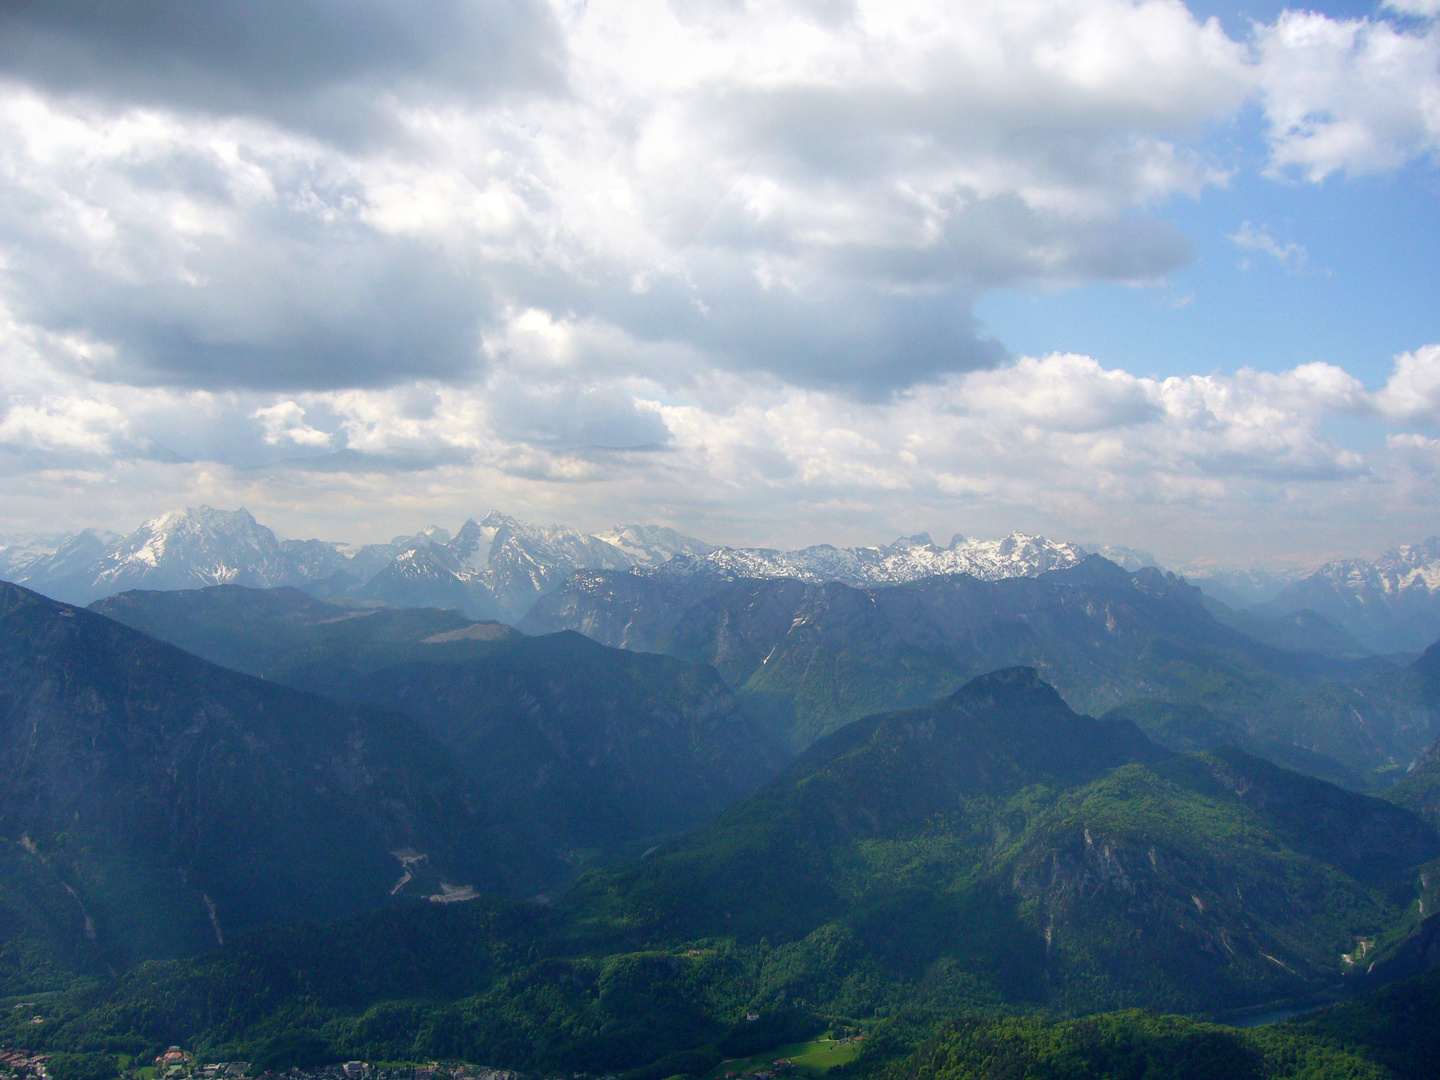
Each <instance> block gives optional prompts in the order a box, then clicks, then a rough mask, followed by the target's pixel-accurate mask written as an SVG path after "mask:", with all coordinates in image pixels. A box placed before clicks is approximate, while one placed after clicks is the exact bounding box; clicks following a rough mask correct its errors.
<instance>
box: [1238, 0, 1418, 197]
mask: <svg viewBox="0 0 1440 1080" xmlns="http://www.w3.org/2000/svg"><path fill="white" fill-rule="evenodd" d="M1428 7H1429V5H1428V4H1408V5H1406V10H1410V11H1411V12H1412V13H1415V14H1427V15H1429V14H1433V12H1431V11H1429V10H1428ZM1420 8H1426V9H1427V10H1425V11H1423V12H1422V11H1420V10H1418V9H1420ZM1256 46H1257V48H1258V50H1259V54H1260V63H1261V70H1262V72H1263V75H1262V84H1261V85H1262V88H1263V89H1262V95H1263V103H1264V108H1265V116H1266V120H1267V123H1268V125H1269V139H1270V148H1271V167H1272V169H1273V170H1275V171H1276V172H1285V171H1289V170H1294V171H1296V172H1298V173H1299V174H1300V175H1302V176H1304V177H1306V178H1307V179H1309V180H1323V179H1324V178H1325V177H1326V176H1328V175H1330V174H1331V173H1333V172H1337V171H1342V170H1343V171H1345V172H1347V173H1351V174H1363V173H1376V172H1384V171H1387V170H1390V169H1394V168H1397V167H1398V166H1400V165H1403V164H1405V163H1406V162H1407V161H1411V160H1413V159H1415V158H1423V157H1434V156H1435V154H1436V153H1437V151H1440V26H1437V25H1436V24H1434V23H1429V24H1426V25H1424V26H1421V27H1418V28H1415V29H1402V28H1398V27H1396V26H1394V25H1392V24H1391V23H1389V22H1387V21H1385V20H1371V19H1331V18H1329V17H1328V16H1325V15H1321V14H1318V13H1316V12H1297V11H1286V12H1283V13H1282V14H1281V15H1280V17H1279V19H1278V20H1277V21H1276V22H1275V24H1274V25H1273V26H1267V27H1262V28H1261V29H1260V30H1259V32H1258V33H1257V35H1256Z"/></svg>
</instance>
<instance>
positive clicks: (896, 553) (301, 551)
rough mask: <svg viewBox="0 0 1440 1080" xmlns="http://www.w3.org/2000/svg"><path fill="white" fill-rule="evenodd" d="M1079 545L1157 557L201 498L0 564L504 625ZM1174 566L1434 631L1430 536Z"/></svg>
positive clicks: (1000, 571) (1407, 635) (1234, 592)
mask: <svg viewBox="0 0 1440 1080" xmlns="http://www.w3.org/2000/svg"><path fill="white" fill-rule="evenodd" d="M1089 554H1099V555H1102V556H1104V557H1106V558H1109V559H1111V561H1113V562H1116V563H1117V564H1119V565H1120V566H1122V567H1124V568H1125V569H1127V570H1137V569H1140V568H1142V567H1145V566H1155V567H1157V568H1159V564H1158V562H1157V560H1156V559H1155V557H1154V556H1153V555H1151V554H1150V553H1149V552H1145V551H1140V550H1136V549H1132V548H1125V547H1114V546H1097V545H1081V544H1076V543H1071V542H1068V541H1056V540H1051V539H1047V538H1046V537H1043V536H1029V535H1026V534H1024V533H1020V532H1015V533H1011V534H1010V535H1009V536H1005V537H1002V538H999V539H994V540H977V539H973V538H968V537H965V536H963V535H961V534H958V533H957V534H956V535H955V536H953V537H952V538H951V539H950V541H949V542H948V543H947V544H945V545H943V546H942V545H941V544H939V543H937V542H936V541H934V540H933V539H931V537H930V536H929V535H928V534H925V533H920V534H917V535H914V536H908V537H900V538H899V539H897V540H895V541H894V542H892V543H889V544H878V545H873V546H857V547H836V546H833V545H830V544H817V545H812V546H810V547H805V548H799V549H794V550H784V549H779V548H761V547H752V548H747V547H728V546H717V545H714V544H710V543H707V542H705V541H702V540H698V539H696V538H694V537H690V536H685V535H683V534H681V533H679V532H677V531H675V530H674V529H670V528H665V527H662V526H656V525H636V524H621V525H615V526H613V527H612V528H610V529H607V530H605V531H604V532H600V533H586V532H583V531H581V530H579V529H575V528H571V527H569V526H566V525H559V524H552V525H540V524H535V523H531V522H525V521H520V520H518V519H517V518H514V517H510V516H508V515H506V514H503V513H500V512H499V511H491V512H489V513H488V514H486V515H484V516H483V517H481V518H479V519H476V518H471V519H469V520H467V521H466V522H465V523H464V524H463V525H462V526H461V527H460V529H459V530H458V531H457V532H456V533H455V534H453V535H452V534H451V533H450V532H449V531H448V530H446V529H443V528H439V527H438V526H433V525H432V526H428V527H427V528H425V529H422V530H421V531H419V532H417V533H415V534H413V535H408V536H405V535H402V536H397V537H395V538H393V539H392V540H391V541H390V542H389V543H388V544H366V545H354V544H346V543H340V542H336V541H329V540H318V539H309V540H282V539H280V538H279V537H277V536H276V534H275V533H274V532H273V531H272V530H270V529H269V528H267V527H266V526H264V525H262V524H260V523H259V522H257V521H256V520H255V518H254V517H253V516H251V515H250V514H249V513H248V512H247V511H245V510H243V509H241V510H236V511H222V510H215V509H212V508H211V507H208V506H201V507H198V508H191V509H185V510H173V511H170V512H168V513H166V514H162V515H161V516H160V517H158V518H155V519H153V520H151V521H148V522H146V523H145V524H144V525H142V526H140V528H138V529H136V530H135V531H134V532H132V533H130V534H129V535H127V536H124V537H120V536H116V535H114V534H110V533H104V532H97V531H95V530H88V529H87V530H85V531H82V532H79V533H75V534H69V535H65V534H46V535H43V536H42V535H38V534H37V535H27V536H16V537H10V538H3V537H0V575H3V576H4V577H6V578H7V579H8V580H11V581H14V582H16V583H18V584H23V585H25V586H27V587H28V588H33V589H36V590H38V591H40V592H42V593H44V594H46V595H47V596H52V597H54V598H56V599H60V600H63V601H66V602H68V603H76V604H88V603H91V602H93V601H95V600H97V599H100V598H101V597H104V596H110V595H114V594H115V593H118V592H123V591H125V590H127V589H136V588H145V589H181V588H200V587H205V586H209V585H224V584H237V585H249V586H253V587H258V588H271V587H276V586H283V585H291V586H295V587H298V588H302V589H304V590H306V591H307V592H309V593H311V594H312V595H316V596H337V595H338V596H350V597H354V598H356V599H359V600H362V601H365V602H372V603H384V604H390V605H393V606H399V607H414V606H434V607H452V608H458V609H460V610H462V611H464V612H465V614H467V615H468V616H470V617H472V618H485V619H502V620H504V621H508V622H516V621H519V620H520V619H522V618H523V617H524V616H525V615H526V614H527V613H528V612H529V611H530V609H531V607H532V606H533V605H534V604H535V602H536V601H537V600H538V599H540V598H541V597H545V596H549V595H550V594H552V593H554V592H555V591H556V590H557V589H558V588H560V586H561V585H563V584H564V583H565V582H567V581H568V580H569V579H570V578H571V576H572V575H573V574H575V573H577V572H582V571H630V572H632V573H635V574H637V575H641V576H646V575H653V576H656V577H658V578H659V579H660V580H663V581H664V582H666V583H668V584H670V585H677V584H682V583H683V584H685V585H687V587H690V588H692V590H693V589H696V588H701V587H714V586H717V585H719V584H724V583H733V582H736V581H740V580H743V579H773V578H794V579H796V580H798V581H801V582H805V583H808V584H824V583H829V582H838V583H841V584H845V585H850V586H852V587H856V588H865V587H871V586H882V585H899V584H904V583H907V582H912V581H917V580H921V579H923V578H927V577H937V576H945V575H953V574H969V575H971V576H973V577H976V578H979V579H981V580H983V581H999V580H1004V579H1008V578H1015V577H1034V576H1036V575H1038V574H1042V573H1045V572H1046V571H1049V570H1057V569H1064V568H1065V567H1069V566H1074V565H1076V564H1077V563H1079V562H1080V561H1081V560H1082V559H1084V558H1085V557H1086V556H1087V555H1089ZM1162 569H1163V568H1162ZM1187 576H1188V578H1189V580H1191V581H1192V582H1193V583H1197V584H1199V586H1200V588H1201V589H1202V590H1203V591H1204V592H1205V593H1206V595H1207V596H1209V597H1211V599H1212V600H1214V601H1218V602H1219V603H1220V604H1223V605H1225V606H1226V607H1228V608H1230V609H1236V610H1237V611H1242V612H1243V614H1244V616H1245V618H1244V619H1242V620H1241V621H1239V622H1236V623H1235V625H1236V626H1237V628H1238V629H1241V630H1243V631H1244V632H1246V633H1250V634H1251V635H1252V636H1257V637H1260V638H1261V639H1262V640H1267V641H1270V642H1271V643H1272V644H1278V645H1282V646H1283V647H1294V646H1293V645H1291V644H1290V642H1289V639H1290V638H1293V637H1294V635H1295V631H1294V629H1293V627H1291V624H1292V623H1293V622H1294V619H1295V617H1297V616H1299V617H1301V621H1302V622H1304V623H1306V624H1307V627H1308V628H1302V629H1304V633H1305V634H1311V631H1312V630H1315V629H1316V628H1317V627H1318V629H1319V632H1320V633H1321V634H1322V635H1323V637H1324V638H1325V640H1326V641H1328V642H1330V645H1329V646H1328V647H1323V648H1322V651H1331V652H1334V653H1336V654H1337V655H1348V654H1353V653H1354V652H1356V651H1360V652H1364V651H1369V652H1375V653H1383V654H1392V653H1412V654H1414V653H1419V652H1421V651H1423V650H1424V649H1425V648H1426V647H1428V646H1429V644H1430V643H1431V642H1433V641H1434V640H1435V639H1436V638H1437V637H1440V536H1437V537H1431V538H1430V539H1428V540H1425V541H1423V542H1421V543H1416V544H1407V545H1401V546H1400V547H1397V548H1394V549H1392V550H1391V551H1389V552H1386V553H1385V554H1384V555H1382V556H1380V557H1379V558H1377V559H1361V558H1351V559H1341V560H1336V561H1333V562H1330V563H1327V564H1325V565H1324V566H1322V567H1320V568H1319V569H1318V570H1315V571H1314V572H1313V573H1311V574H1309V575H1308V576H1304V577H1300V576H1298V574H1297V573H1293V572H1292V573H1266V572H1261V571H1225V572H1221V571H1216V570H1214V569H1204V570H1198V571H1196V573H1194V574H1190V575H1187ZM1217 611H1218V609H1217ZM1219 617H1221V618H1222V621H1224V619H1225V618H1226V616H1225V614H1224V613H1223V612H1220V613H1219ZM1326 624H1328V625H1326ZM1312 636H1313V635H1312ZM1311 647H1319V646H1311Z"/></svg>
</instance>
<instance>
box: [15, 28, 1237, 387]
mask: <svg viewBox="0 0 1440 1080" xmlns="http://www.w3.org/2000/svg"><path fill="white" fill-rule="evenodd" d="M172 6H173V5H167V4H150V3H147V4H139V5H133V6H126V7H125V9H124V10H123V11H122V10H121V9H119V8H117V9H115V10H114V11H111V12H109V13H108V14H107V15H105V17H104V18H98V19H95V20H87V19H84V18H81V17H80V15H79V14H78V8H77V9H75V10H72V9H71V8H70V7H67V6H66V5H63V4H62V5H45V6H42V7H39V8H36V7H32V6H23V7H21V8H18V9H15V10H14V11H9V10H8V9H7V11H8V14H7V15H6V16H5V19H6V20H7V21H6V22H5V23H4V24H3V25H0V29H3V30H4V31H5V35H4V37H5V40H6V41H7V43H8V44H7V45H6V46H5V47H4V48H3V49H0V71H8V72H9V74H10V77H11V79H12V80H13V81H12V82H11V83H10V84H9V86H8V87H6V88H4V90H3V93H0V155H3V157H0V205H3V206H5V207H8V208H9V209H8V212H7V213H5V214H4V215H3V217H0V237H3V239H4V242H5V244H6V248H7V252H8V254H9V260H8V265H7V267H6V272H5V273H4V274H3V275H0V285H3V287H4V289H5V291H6V294H7V299H8V301H9V303H10V304H11V306H12V307H13V308H14V310H15V311H16V312H17V313H19V315H20V316H21V317H22V318H24V319H25V320H27V321H29V322H30V323H32V324H34V325H36V326H39V327H43V328H45V329H47V330H50V331H54V332H62V331H63V332H66V333H72V334H81V335H84V336H86V337H88V338H90V339H93V340H94V341H96V342H100V343H104V344H105V346H106V347H107V348H108V349H110V350H111V356H110V358H109V360H108V362H107V363H106V364H105V365H100V364H96V365H94V366H93V367H92V369H90V370H89V371H88V372H87V373H88V374H91V375H93V376H95V377H101V378H107V379H112V380H121V381H127V382H131V383H136V384H140V383H146V382H149V383H152V384H155V385H191V386H196V387H205V388H209V389H245V388H259V389H267V388H271V389H284V390H292V391H299V390H306V389H326V388H337V387H342V386H367V385H370V386H374V385H385V384H393V383H398V382H402V381H405V380H406V379H412V378H417V379H431V378H438V379H442V380H447V381H451V382H463V381H466V380H469V379H472V378H474V377H476V375H477V374H478V373H479V372H480V369H481V368H482V367H483V364H484V359H485V356H486V352H485V350H484V349H483V348H482V347H481V346H482V342H488V341H491V340H493V339H494V338H496V337H497V335H502V334H503V327H504V323H505V320H506V319H507V317H508V313H510V312H513V311H525V310H531V309H536V310H540V311H543V312H545V313H546V314H547V315H548V317H550V318H552V319H555V320H574V321H579V322H589V323H590V324H592V325H600V326H609V327H614V328H615V329H616V330H618V331H619V332H621V333H622V334H623V335H625V336H627V337H629V338H630V339H633V340H635V341H637V342H640V343H642V345H643V346H645V347H647V348H651V349H662V350H663V349H670V350H672V351H673V350H677V349H678V350H690V351H693V352H696V353H699V354H701V355H702V356H703V358H704V361H705V363H706V364H708V365H710V366H715V367H720V368H723V369H728V370H738V371H764V372H770V373H773V374H776V375H779V376H780V377H782V378H784V379H786V380H787V381H790V382H793V383H795V384H798V385H815V386H833V387H840V388H846V389H848V390H850V391H851V392H857V393H860V394H862V395H868V396H872V397H873V396H877V395H878V396H883V395H884V394H886V393H889V392H892V391H893V390H894V389H896V388H899V387H904V386H906V385H910V384H912V383H914V382H915V381H917V380H924V379H933V378H936V377H938V376H939V375H941V374H942V373H944V372H946V371H957V370H968V369H974V368H979V367H986V366H990V365H993V364H995V363H997V362H999V361H1000V360H1001V359H1002V358H1003V356H1004V352H1003V349H1002V348H1001V347H1000V345H999V344H998V343H996V342H994V341H991V340H987V339H986V338H985V336H984V335H983V333H982V331H981V328H980V327H979V325H978V324H977V322H976V320H975V319H974V317H973V315H972V314H971V304H972V302H973V301H974V299H975V298H976V297H977V295H979V293H981V292H983V291H985V290H987V289H992V288H996V287H1005V286H1016V285H1032V284H1051V285H1061V284H1074V283H1085V282H1090V281H1101V280H1109V281H1126V282H1152V281H1157V280H1160V279H1161V278H1163V277H1164V276H1165V275H1166V274H1168V273H1169V272H1171V271H1173V270H1174V269H1176V268H1177V267H1179V266H1182V265H1184V264H1185V262H1187V261H1188V259H1189V258H1190V247H1189V244H1188V242H1187V241H1186V240H1185V238H1184V237H1183V236H1181V235H1180V234H1179V233H1178V231H1177V230H1175V229H1174V228H1173V227H1172V226H1170V225H1168V224H1166V223H1164V222H1161V221H1158V220H1155V219H1152V218H1149V217H1146V216H1145V215H1144V214H1135V213H1133V211H1136V210H1137V209H1143V208H1145V207H1147V206H1150V205H1153V204H1154V203H1156V202H1158V201H1160V200H1164V199H1166V198H1168V197H1170V196H1171V195H1173V194H1175V193H1177V192H1183V193H1190V194H1194V193H1198V192H1199V191H1200V190H1201V189H1202V188H1203V187H1204V186H1205V185H1207V184H1209V183H1214V182H1217V181H1218V180H1220V179H1222V178H1223V170H1222V169H1220V168H1219V167H1218V166H1217V165H1215V164H1214V163H1213V162H1211V161H1210V160H1208V159H1207V158H1206V157H1205V155H1204V154H1203V153H1201V152H1199V151H1197V150H1195V149H1192V148H1187V146H1186V145H1185V142H1184V140H1185V139H1186V138H1187V137H1188V136H1189V135H1190V134H1192V133H1193V132H1194V131H1195V130H1196V129H1197V128H1198V127H1199V126H1200V125H1203V124H1204V123H1205V122H1207V121H1208V120H1211V119H1213V118H1215V117H1217V116H1224V115H1226V114H1227V113H1228V112H1229V111H1231V110H1233V109H1234V108H1235V107H1236V106H1237V105H1238V104H1239V103H1240V102H1241V101H1242V100H1243V99H1244V97H1245V95H1246V93H1247V92H1248V89H1249V86H1250V81H1251V76H1250V73H1249V69H1248V67H1247V65H1246V63H1245V53H1244V49H1243V47H1242V46H1241V45H1239V44H1237V43H1235V42H1232V41H1230V40H1229V39H1227V38H1226V37H1225V36H1224V34H1223V33H1222V32H1221V31H1220V29H1219V27H1218V24H1217V23H1213V22H1212V23H1208V24H1201V23H1199V22H1197V21H1196V20H1195V19H1194V18H1193V17H1192V16H1191V15H1190V13H1189V12H1188V11H1187V10H1186V9H1185V8H1184V6H1183V5H1181V4H1179V3H1175V2H1173V0H1145V2H1143V3H1140V4H1131V3H1128V2H1123V0H1044V2H1037V3H1035V4H1030V5H1014V4H1000V3H980V4H972V5H960V6H956V5H948V4H939V3H934V2H932V0H917V2H915V3H911V4H906V5H894V4H861V5H856V6H855V7H853V8H850V9H845V10H842V11H840V12H839V13H838V14H837V15H836V16H835V17H834V18H831V17H829V16H823V17H822V15H823V13H819V14H817V11H816V10H815V9H813V8H812V7H811V6H809V5H803V4H794V5H790V4H778V5H773V6H768V7H765V8H763V9H760V8H756V9H751V8H748V7H740V6H737V7H726V6H711V5H698V6H697V5H684V4H667V3H660V2H658V0H657V2H653V3H636V4H627V5H617V6H609V7H606V6H603V5H585V6H579V7H568V6H567V7H563V8H556V9H553V10H552V9H549V8H540V7H535V6H533V5H531V6H527V5H526V4H524V3H521V2H520V0H514V2H508V0H507V2H506V3H501V2H500V0H494V2H491V3H468V4H464V3H450V4H443V5H438V6H437V8H436V9H435V10H434V11H431V10H429V9H428V8H427V9H426V10H425V11H424V12H423V13H421V12H416V11H409V12H407V11H406V9H405V7H404V5H401V4H398V3H384V2H379V0H375V2H369V3H365V4H362V5H360V6H359V8H358V9H357V11H356V14H355V25H354V26H353V27H350V26H348V25H347V27H345V28H341V27H340V26H339V21H340V20H341V15H342V11H341V8H340V6H338V5H337V6H333V7H332V6H331V5H328V4H319V3H309V4H300V3H294V4H280V5H271V6H268V7H265V8H260V7H255V6H253V5H240V4H234V5H232V4H220V3H201V4H197V5H193V7H192V6H187V7H186V8H185V10H184V11H179V10H178V9H176V10H174V11H172V10H171V7H172ZM107 11H108V9H107ZM346 17H347V18H348V15H347V16H346ZM402 23H403V24H405V26H404V28H403V29H400V28H398V27H400V24H402ZM497 28H498V29H497ZM381 41H384V42H385V43H386V44H385V48H384V49H380V48H379V45H378V44H377V43H378V42H381ZM322 42H323V44H322ZM392 43H393V47H392ZM497 50H498V51H497ZM312 52H313V53H314V56H313V59H312V58H311V53H312ZM492 54H493V55H492ZM501 54H503V56H502V55H501ZM497 56H500V58H501V59H500V60H497V59H496V57H497ZM460 57H465V58H466V59H465V60H464V61H463V62H462V60H461V59H458V58H460ZM302 60H303V62H302ZM502 60H503V62H501V61H502ZM492 61H493V62H492ZM537 73H538V74H537ZM472 84H473V85H472ZM336 95H339V98H337V96H336ZM346 95H349V96H348V97H347V96H346ZM340 98H343V99H344V100H345V101H350V99H351V98H354V100H356V101H358V100H360V99H362V98H363V100H364V102H365V103H366V105H365V108H366V109H367V110H368V112H367V113H366V115H365V116H364V117H362V118H360V119H356V116H357V115H358V114H356V113H355V112H354V109H351V108H350V107H349V106H348V105H346V106H345V107H344V108H341V107H338V106H336V104H335V103H336V101H337V100H340ZM342 104H343V102H342ZM357 107H358V106H357ZM347 110H348V111H347ZM337 116H338V117H341V119H339V120H335V121H334V123H335V124H348V125H350V127H352V128H353V127H355V126H356V125H360V126H362V127H365V128H366V130H367V131H372V132H373V133H375V137H374V138H353V137H350V136H348V135H346V134H345V133H344V132H337V131H335V130H332V129H331V128H330V127H327V126H326V124H327V123H328V122H329V121H327V120H326V118H333V117H337ZM345 117H349V118H348V119H345ZM332 126H333V125H332ZM62 283H63V287H61V286H62ZM577 400H578V399H577Z"/></svg>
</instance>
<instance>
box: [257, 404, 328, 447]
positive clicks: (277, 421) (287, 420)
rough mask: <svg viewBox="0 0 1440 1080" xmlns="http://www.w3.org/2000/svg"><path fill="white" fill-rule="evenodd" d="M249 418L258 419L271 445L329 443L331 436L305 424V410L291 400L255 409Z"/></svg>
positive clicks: (321, 444) (322, 444)
mask: <svg viewBox="0 0 1440 1080" xmlns="http://www.w3.org/2000/svg"><path fill="white" fill-rule="evenodd" d="M250 419H252V420H259V421H260V423H261V424H262V425H263V426H264V428H265V441H266V442H267V443H269V444H270V445H272V446H274V445H276V444H277V443H286V442H288V443H294V444H295V445H297V446H315V447H321V446H329V445H330V441H331V437H330V436H329V435H328V434H326V433H325V432H323V431H320V430H319V429H317V428H313V427H311V426H310V425H309V424H307V423H306V422H305V410H304V409H303V408H301V407H300V406H299V405H297V404H295V402H293V401H277V402H276V403H275V404H274V405H267V406H265V407H264V408H261V409H256V410H255V411H254V412H252V413H251V414H250Z"/></svg>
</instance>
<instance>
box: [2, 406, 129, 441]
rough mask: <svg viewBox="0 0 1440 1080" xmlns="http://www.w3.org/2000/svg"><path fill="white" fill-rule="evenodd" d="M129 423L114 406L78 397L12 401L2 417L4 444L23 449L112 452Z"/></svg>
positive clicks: (122, 437)
mask: <svg viewBox="0 0 1440 1080" xmlns="http://www.w3.org/2000/svg"><path fill="white" fill-rule="evenodd" d="M128 427H129V425H128V423H127V421H126V419H125V416H124V415H123V414H122V413H121V412H120V410H119V409H117V408H116V407H115V406H114V405H111V404H108V403H106V402H101V401H87V400H84V399H77V398H46V399H44V400H41V401H39V402H34V403H16V404H12V405H11V406H10V408H9V409H7V410H6V411H5V414H4V416H3V417H0V443H4V444H6V445H8V446H12V447H16V448H18V449H21V450H34V451H44V452H53V451H63V452H79V453H82V454H101V455H108V454H111V453H113V452H114V450H115V444H116V442H117V441H121V440H123V439H124V438H125V436H126V435H127V433H128V432H127V429H128Z"/></svg>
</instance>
